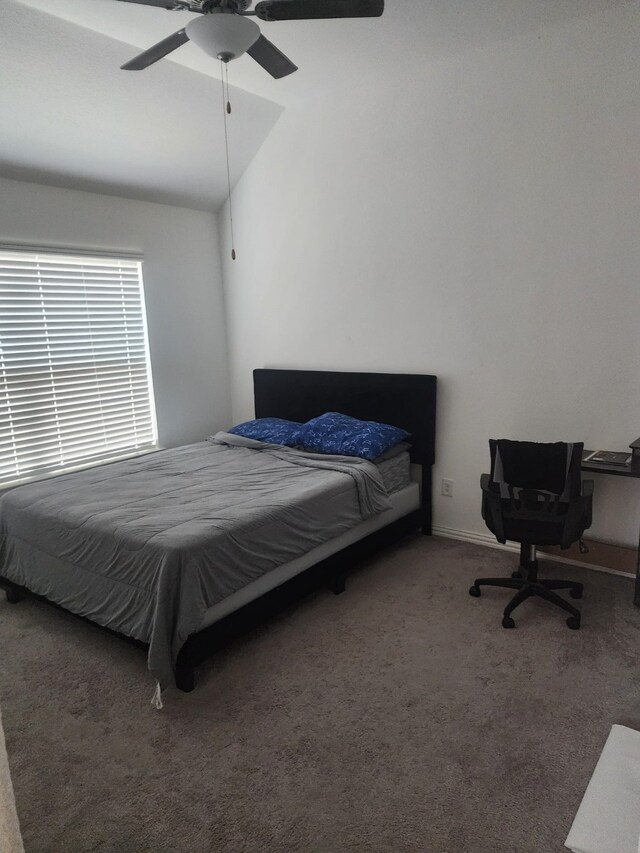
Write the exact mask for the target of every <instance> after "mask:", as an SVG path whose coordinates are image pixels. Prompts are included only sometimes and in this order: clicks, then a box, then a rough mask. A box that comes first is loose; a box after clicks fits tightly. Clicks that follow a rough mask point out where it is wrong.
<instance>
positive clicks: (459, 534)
mask: <svg viewBox="0 0 640 853" xmlns="http://www.w3.org/2000/svg"><path fill="white" fill-rule="evenodd" d="M433 535H434V536H442V537H444V538H445V539H459V540H460V541H461V542H471V543H473V544H474V545H485V546H486V547H487V548H498V549H499V550H501V551H510V552H511V553H512V554H519V553H520V546H519V545H518V544H517V543H515V542H507V543H506V544H504V545H502V544H501V543H500V542H497V541H496V539H495V537H493V536H492V535H491V534H490V533H476V532H474V531H471V530H457V529H456V528H454V527H440V526H438V525H434V526H433ZM538 559H540V560H553V561H554V562H556V563H567V564H568V565H570V566H582V567H583V568H585V569H593V570H594V571H595V572H605V573H606V574H609V575H618V576H619V577H622V578H635V573H633V572H622V571H620V570H619V569H613V568H611V567H609V566H598V565H596V564H595V563H587V562H585V561H584V560H582V559H581V560H574V559H572V558H571V557H564V556H562V555H561V554H556V553H553V554H547V553H545V552H544V551H538Z"/></svg>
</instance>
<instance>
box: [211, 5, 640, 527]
mask: <svg viewBox="0 0 640 853" xmlns="http://www.w3.org/2000/svg"><path fill="white" fill-rule="evenodd" d="M638 9H639V7H638V4H637V3H634V4H632V5H628V6H625V7H620V8H618V9H611V10H610V11H608V12H606V13H603V14H599V15H594V16H589V17H586V18H582V19H580V20H578V21H577V22H573V23H569V24H565V25H562V26H558V27H554V28H551V29H546V30H543V31H541V32H539V33H537V34H532V35H527V36H522V37H518V38H517V39H513V40H509V41H503V42H500V43H498V44H495V45H493V46H491V47H486V48H483V49H481V50H477V51H474V52H472V53H467V54H464V55H461V56H458V57H454V58H451V59H449V60H447V61H445V62H439V63H437V64H433V65H429V64H428V62H426V61H424V58H422V59H421V58H419V57H414V56H411V57H402V56H399V59H398V63H399V65H398V74H397V77H396V78H394V79H393V80H380V81H368V82H367V81H362V80H360V81H353V82H351V81H345V85H344V87H343V89H342V91H340V92H334V93H331V94H330V95H327V96H326V97H322V98H318V99H317V100H316V101H314V102H311V103H307V104H305V105H301V106H300V107H298V108H296V109H288V110H287V111H286V113H285V114H284V115H283V116H282V118H281V119H280V121H279V122H278V124H277V125H276V127H275V128H274V130H273V131H272V133H271V135H270V136H269V137H268V139H267V141H266V143H265V144H264V146H263V147H262V149H261V151H260V152H259V154H258V155H257V157H256V159H255V160H254V161H253V163H252V164H251V166H250V167H249V169H248V170H247V172H245V174H244V176H243V178H242V179H241V180H240V182H239V184H238V185H237V187H236V189H235V191H234V195H233V212H234V224H235V232H236V248H237V251H238V259H237V261H235V262H231V261H230V260H229V259H228V247H227V246H225V248H224V252H223V272H224V277H225V293H226V306H227V321H228V323H227V331H228V334H229V341H230V347H229V353H230V361H231V377H232V384H231V387H232V403H233V419H234V420H239V419H242V418H245V417H247V416H250V415H251V413H252V396H251V370H252V369H253V368H255V367H263V366H271V367H300V368H325V369H346V370H351V369H353V370H382V371H385V370H386V371H398V372H399V371H406V372H425V373H435V374H437V375H438V378H439V412H438V442H437V464H436V470H435V476H436V483H439V479H440V478H441V477H443V476H446V477H450V478H452V479H453V480H454V497H453V498H444V497H440V496H439V495H438V497H437V499H436V505H435V506H436V509H435V522H436V525H438V526H440V527H446V528H449V529H454V530H462V531H471V532H485V533H486V530H485V528H484V525H483V522H482V520H481V518H480V513H479V477H480V473H481V472H482V471H483V470H486V468H487V463H488V446H487V439H488V438H489V437H511V438H520V439H532V440H541V441H550V440H558V439H566V440H583V441H584V442H585V443H586V446H588V447H594V448H608V449H625V448H626V447H627V445H628V444H629V442H630V441H632V440H633V439H635V438H637V437H638V436H639V435H640V329H639V322H640V280H639V274H640V227H639V226H640V215H639V206H640V181H639V166H638V163H639V158H638V151H639V150H640V144H639V143H640V138H639V133H638V131H639V116H640V110H639V95H640V87H639V86H638V63H637V44H638V36H639V35H640V33H639V32H638V29H639V27H638V17H639V16H638ZM403 62H404V65H403V64H402V63H403ZM420 62H422V64H420ZM416 63H418V64H416ZM220 227H221V233H222V235H223V240H224V242H225V243H226V242H227V233H228V226H227V222H226V218H225V217H224V216H221V219H220ZM596 488H597V498H596V506H595V522H594V527H593V529H592V534H593V535H594V536H595V537H597V538H602V539H604V540H608V541H613V542H619V543H623V544H624V543H626V544H635V543H636V542H637V536H638V519H639V516H640V482H639V481H634V482H628V481H624V480H622V479H621V478H616V479H614V478H604V477H599V478H598V482H597V485H596ZM438 491H439V490H438Z"/></svg>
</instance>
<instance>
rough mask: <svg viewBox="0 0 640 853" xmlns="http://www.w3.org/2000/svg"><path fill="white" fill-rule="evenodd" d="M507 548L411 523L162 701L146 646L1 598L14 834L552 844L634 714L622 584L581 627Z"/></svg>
mask: <svg viewBox="0 0 640 853" xmlns="http://www.w3.org/2000/svg"><path fill="white" fill-rule="evenodd" d="M512 564H513V558H511V557H510V556H509V555H508V554H505V553H503V552H498V551H495V550H492V549H487V548H481V547H477V546H472V545H467V544H463V543H458V542H453V541H447V540H442V539H440V540H439V539H435V538H434V539H428V538H425V537H420V536H417V537H415V538H410V539H408V540H406V541H405V542H403V543H401V544H400V545H399V546H397V547H395V548H394V549H392V550H390V551H386V552H385V553H384V554H381V555H380V556H379V557H378V558H377V559H376V560H373V561H371V562H369V563H368V564H367V565H366V566H362V567H360V568H359V569H358V570H357V571H356V572H354V574H353V576H352V578H351V580H350V582H349V585H348V587H347V592H346V594H344V595H342V596H338V597H335V596H333V595H332V594H331V593H330V592H328V591H320V592H318V593H317V594H314V595H313V596H311V597H310V598H308V599H306V600H305V601H304V602H302V603H301V604H300V605H298V606H297V607H296V608H295V609H293V610H290V611H287V613H286V614H284V615H282V616H280V617H278V618H277V619H275V620H273V621H272V622H271V623H269V625H267V626H265V627H263V628H260V629H258V630H256V631H255V632H253V633H252V634H251V635H250V636H248V637H246V638H244V639H243V640H241V641H239V642H237V643H235V644H234V645H233V646H232V647H230V648H228V649H227V650H225V651H224V652H222V653H220V654H218V656H217V657H216V658H215V659H214V660H213V661H212V662H211V663H210V664H209V665H207V666H205V667H204V668H203V670H202V671H201V675H200V683H199V687H198V690H197V691H196V692H195V693H192V694H190V695H185V694H180V693H178V692H177V691H170V692H168V693H167V694H166V697H165V708H164V710H163V711H161V712H157V711H154V710H153V709H152V708H151V707H150V705H149V699H150V697H151V694H152V685H151V684H150V682H149V680H148V677H147V675H146V671H145V661H144V655H143V654H142V653H141V652H139V651H138V650H137V649H135V648H133V647H130V646H128V645H127V644H125V643H123V642H121V641H118V640H117V639H115V638H113V637H110V636H108V635H106V634H104V633H103V632H100V631H99V630H97V629H95V628H93V627H92V626H90V625H87V624H84V623H81V622H78V621H77V620H74V619H72V618H70V617H68V616H66V615H65V614H63V613H61V612H59V611H56V610H55V609H53V608H50V607H47V606H46V605H45V604H41V603H38V602H35V601H23V602H22V603H20V604H19V605H14V606H11V605H8V604H7V603H6V602H5V601H4V598H3V599H2V602H1V603H0V648H1V649H2V654H1V658H0V678H1V681H0V702H1V703H2V709H3V717H4V725H5V732H6V739H7V748H8V752H9V758H10V761H11V766H12V772H13V779H14V787H15V793H16V800H17V806H18V811H19V815H20V819H21V824H22V831H23V835H24V839H25V846H26V849H27V853H36V851H38V853H40V851H42V853H44V851H46V852H47V853H67V851H68V852H69V853H76V851H78V853H79V851H82V853H85V851H100V853H107V851H109V853H130V851H131V853H144V852H145V851H161V853H183V851H184V853H187V851H188V853H218V851H224V853H236V851H237V853H240V851H242V853H254V851H255V853H258V852H259V853H270V852H271V851H274V852H275V851H314V853H316V851H317V853H340V851H357V852H358V853H360V851H363V853H364V851H367V853H374V851H375V853H378V851H380V853H383V852H384V853H386V851H390V853H391V851H393V853H403V851H420V853H449V851H450V853H454V851H455V853H462V851H469V853H556V851H557V853H559V851H561V850H563V849H564V848H563V842H564V839H565V837H566V834H567V832H568V829H569V827H570V825H571V821H572V819H573V816H574V814H575V810H576V808H577V806H578V804H579V802H580V800H581V797H582V794H583V792H584V789H585V786H586V784H587V782H588V780H589V777H590V775H591V772H592V770H593V767H594V765H595V762H596V760H597V758H598V755H599V754H600V750H601V749H602V746H603V744H604V742H605V739H606V737H607V734H608V732H609V729H610V727H611V725H612V724H613V723H622V724H625V725H629V726H632V727H635V728H640V691H639V689H638V684H639V680H638V664H639V661H638V649H639V642H638V641H639V639H640V630H639V629H640V610H638V609H636V608H634V607H633V605H632V602H631V598H632V582H631V581H630V580H627V579H624V578H618V577H612V576H610V575H606V574H602V573H598V572H590V571H588V570H584V569H578V568H574V567H567V566H564V567H560V566H559V565H556V566H552V565H550V564H548V563H546V564H544V569H545V572H544V573H545V574H546V575H547V576H561V575H562V576H569V577H575V578H576V579H578V580H583V581H584V582H585V584H586V594H585V598H584V600H583V602H582V603H581V606H582V610H583V628H582V629H581V630H580V631H570V630H569V629H568V628H567V627H566V625H565V621H564V617H563V615H562V613H561V612H560V611H559V610H556V608H554V607H551V606H550V605H546V604H544V603H542V602H527V603H525V604H524V605H523V606H522V607H521V608H520V610H519V611H517V612H516V614H515V616H516V622H517V629H516V630H514V631H505V630H504V629H503V628H502V627H501V624H500V618H501V610H502V607H503V606H504V604H505V603H506V599H507V596H508V595H509V592H508V591H506V590H502V591H499V590H487V591H486V592H484V593H483V595H482V598H480V599H473V598H470V597H469V595H468V594H467V589H468V586H469V584H470V582H471V581H472V580H473V578H474V577H475V576H478V575H487V574H488V575H492V574H507V572H508V571H510V569H511V567H512Z"/></svg>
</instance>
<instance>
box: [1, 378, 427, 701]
mask: <svg viewBox="0 0 640 853" xmlns="http://www.w3.org/2000/svg"><path fill="white" fill-rule="evenodd" d="M254 397H255V416H256V418H272V417H277V418H284V419H287V420H290V421H297V422H301V423H302V422H306V421H309V420H310V419H311V418H315V417H316V416H318V415H321V414H323V413H324V412H330V411H334V412H335V411H337V412H342V413H344V414H346V415H350V416H352V417H355V418H360V419H362V420H370V421H377V422H380V423H390V424H394V425H395V426H397V427H401V428H403V429H405V430H406V431H407V432H409V433H410V434H411V448H410V450H409V455H410V460H409V459H407V468H408V462H409V461H410V462H411V463H414V465H415V466H419V469H418V470H419V472H420V474H419V483H417V482H411V481H408V482H402V481H401V480H400V481H399V482H398V488H395V487H394V488H391V487H389V483H388V482H387V485H386V486H385V477H387V478H388V480H389V478H390V480H389V481H393V479H394V477H398V476H399V474H398V471H399V468H400V467H401V466H402V460H401V459H399V460H397V461H396V462H395V463H394V462H393V461H390V462H387V463H385V466H382V465H380V466H378V467H377V468H376V466H375V465H372V464H371V463H369V462H364V461H363V460H361V459H353V458H351V459H349V458H346V457H337V456H326V457H321V456H320V454H317V453H306V452H304V451H301V450H299V449H295V448H287V447H277V446H273V445H265V444H264V443H262V444H261V443H260V442H252V441H251V440H249V439H243V438H241V437H238V436H234V435H230V434H228V433H219V434H218V435H216V436H215V437H211V439H210V440H209V441H207V442H200V443H197V444H194V445H187V446H185V447H182V448H175V449H172V450H167V451H161V452H159V453H157V454H151V455H149V456H145V457H138V458H135V459H131V460H126V461H124V462H118V463H112V464H110V465H104V466H99V467H97V468H93V469H87V470H86V471H82V472H75V473H72V474H66V475H62V476H60V477H57V478H53V479H50V480H44V481H40V482H38V483H31V484H27V485H24V486H20V487H18V488H17V489H14V490H10V491H9V492H8V493H7V494H6V495H5V496H4V497H3V499H2V510H1V511H0V524H1V527H0V531H1V532H0V535H1V537H2V538H1V542H2V547H1V551H0V584H1V585H2V586H4V587H5V589H6V590H7V598H8V600H9V601H11V602H17V601H18V600H19V599H20V598H21V596H22V595H23V594H25V593H30V594H35V595H38V596H40V597H43V598H45V599H46V600H48V601H51V602H52V603H54V604H57V605H59V606H61V607H63V608H64V609H65V610H68V611H69V612H71V613H73V614H74V615H77V616H80V617H82V618H85V619H89V620H90V621H92V622H94V623H96V624H98V625H100V626H101V627H103V628H106V629H107V630H111V631H113V632H115V633H117V634H119V635H122V636H124V637H126V638H127V639H130V640H131V641H133V642H135V643H137V644H138V645H142V646H144V647H145V648H146V649H147V654H148V661H149V669H150V671H151V673H152V674H153V675H154V677H155V678H156V681H157V683H158V697H159V691H160V689H161V688H162V689H164V688H165V687H167V686H168V685H169V684H170V683H173V682H174V681H175V683H176V685H177V686H178V687H179V688H180V689H182V690H185V691H189V690H192V689H193V688H194V686H195V670H196V667H197V666H198V665H199V664H201V663H202V662H203V661H204V660H205V659H206V658H207V657H209V656H210V655H211V654H212V653H213V652H214V651H215V650H216V649H217V648H219V647H220V646H221V645H222V644H224V643H225V642H228V640H229V639H230V638H232V637H234V636H236V635H238V634H240V633H242V632H244V631H246V630H247V629H248V628H250V627H252V626H253V625H255V624H256V623H257V622H258V621H260V620H262V619H264V618H265V617H266V616H268V615H270V614H272V613H274V612H276V611H277V610H279V609H281V608H282V607H283V606H286V605H287V604H288V603H290V602H291V601H293V600H295V599H296V598H298V597H300V595H302V594H304V592H306V591H307V590H308V589H310V588H311V587H313V586H314V585H317V584H318V583H322V582H329V583H331V585H332V586H333V589H334V592H336V593H339V592H342V591H343V590H344V588H345V577H346V572H347V570H348V568H349V567H350V565H352V564H353V563H354V562H355V561H357V560H359V559H361V558H362V557H363V556H365V555H366V554H368V553H371V552H372V551H373V550H375V549H377V548H379V547H381V546H382V545H383V544H384V543H386V542H390V541H393V540H395V539H397V538H398V537H400V536H402V535H404V534H406V533H408V532H411V531H415V530H418V529H421V530H422V532H423V533H425V534H428V533H430V532H431V467H432V464H433V461H434V444H435V412H436V378H435V377H434V376H425V375H416V374H380V373H341V372H329V371H298V370H256V371H254ZM405 455H406V454H405ZM414 470H416V469H415V468H414Z"/></svg>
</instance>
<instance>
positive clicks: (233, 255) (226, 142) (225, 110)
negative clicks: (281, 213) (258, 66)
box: [220, 60, 236, 261]
mask: <svg viewBox="0 0 640 853" xmlns="http://www.w3.org/2000/svg"><path fill="white" fill-rule="evenodd" d="M225 65H226V63H225V62H224V61H223V60H220V83H221V85H222V119H223V122H224V150H225V153H226V156H227V198H228V200H229V227H230V231H231V260H232V261H235V259H236V250H235V240H234V238H233V212H232V210H231V170H230V169H229V135H228V132H227V113H230V112H231V104H230V103H229V100H228V92H229V72H228V70H227V97H225V93H224V78H225V73H224V72H225V68H224V66H225ZM225 101H226V107H225Z"/></svg>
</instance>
